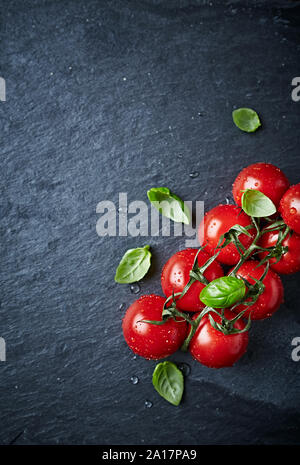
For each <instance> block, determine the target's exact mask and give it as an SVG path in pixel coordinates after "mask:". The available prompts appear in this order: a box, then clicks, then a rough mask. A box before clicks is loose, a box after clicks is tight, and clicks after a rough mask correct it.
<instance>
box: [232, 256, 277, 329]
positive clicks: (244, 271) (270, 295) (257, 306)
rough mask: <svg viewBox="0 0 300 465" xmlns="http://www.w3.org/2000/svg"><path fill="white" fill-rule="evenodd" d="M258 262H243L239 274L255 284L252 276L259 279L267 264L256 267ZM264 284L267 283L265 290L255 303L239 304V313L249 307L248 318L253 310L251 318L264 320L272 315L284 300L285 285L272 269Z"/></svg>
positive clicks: (237, 311)
mask: <svg viewBox="0 0 300 465" xmlns="http://www.w3.org/2000/svg"><path fill="white" fill-rule="evenodd" d="M258 263H259V262H257V261H256V260H250V261H247V262H245V263H243V265H242V266H241V268H240V269H239V270H238V272H237V276H240V277H242V278H245V279H246V280H247V281H248V282H249V283H250V284H254V283H255V281H254V279H252V278H255V279H259V278H260V277H261V276H262V274H263V272H264V270H265V266H266V265H260V266H258V267H257V268H256V266H257V265H258ZM263 284H264V285H265V290H264V292H263V293H262V294H261V295H260V296H259V297H258V299H257V301H256V302H255V303H254V304H253V305H251V306H249V307H246V306H245V305H239V306H238V307H236V308H235V309H234V311H235V312H236V313H239V312H241V311H242V310H244V309H245V308H247V310H246V312H245V313H244V317H245V318H247V317H248V316H249V313H250V312H251V320H263V319H264V318H268V317H270V316H272V315H273V313H274V312H276V310H278V308H279V307H280V305H281V304H282V302H283V285H282V282H281V279H280V278H279V276H278V275H277V274H276V273H274V271H272V270H269V271H268V273H267V275H266V277H265V279H264V280H263Z"/></svg>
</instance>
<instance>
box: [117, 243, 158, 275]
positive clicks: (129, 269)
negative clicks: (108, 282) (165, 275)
mask: <svg viewBox="0 0 300 465" xmlns="http://www.w3.org/2000/svg"><path fill="white" fill-rule="evenodd" d="M149 248H150V247H149V245H145V247H138V248H136V249H129V250H127V252H125V254H124V256H123V258H122V260H121V261H120V264H119V266H118V268H117V270H116V275H115V281H116V282H117V283H121V284H123V283H134V282H136V281H140V280H141V279H142V278H143V277H144V276H145V274H146V273H147V271H148V270H149V268H150V264H151V252H150V251H149Z"/></svg>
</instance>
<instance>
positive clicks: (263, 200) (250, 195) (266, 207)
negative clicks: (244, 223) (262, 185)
mask: <svg viewBox="0 0 300 465" xmlns="http://www.w3.org/2000/svg"><path fill="white" fill-rule="evenodd" d="M242 209H243V210H244V212H245V213H247V215H249V216H254V217H255V218H262V217H264V216H270V215H273V213H275V212H276V207H275V205H274V203H273V202H272V200H271V199H269V197H267V196H266V195H265V194H263V193H262V192H260V191H257V190H255V189H247V190H246V191H245V192H244V193H243V195H242Z"/></svg>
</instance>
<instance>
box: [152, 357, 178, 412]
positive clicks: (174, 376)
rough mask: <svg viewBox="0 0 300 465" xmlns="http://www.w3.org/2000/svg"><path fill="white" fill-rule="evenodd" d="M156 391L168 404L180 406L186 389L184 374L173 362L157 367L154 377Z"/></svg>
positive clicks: (163, 363) (160, 364)
mask: <svg viewBox="0 0 300 465" xmlns="http://www.w3.org/2000/svg"><path fill="white" fill-rule="evenodd" d="M152 383H153V386H154V388H155V389H156V391H157V392H158V393H159V394H160V395H161V396H162V397H163V398H164V399H166V400H167V401H168V402H170V403H171V404H173V405H179V404H180V401H181V398H182V394H183V388H184V380H183V374H182V373H181V371H180V370H179V369H178V368H177V366H176V365H175V364H174V363H172V362H168V361H167V362H162V363H159V364H158V365H156V367H155V370H154V372H153V376H152Z"/></svg>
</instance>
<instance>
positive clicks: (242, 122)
mask: <svg viewBox="0 0 300 465" xmlns="http://www.w3.org/2000/svg"><path fill="white" fill-rule="evenodd" d="M232 118H233V122H234V124H235V125H236V126H237V127H238V128H239V129H241V131H245V132H254V131H256V130H257V129H258V128H259V126H261V122H260V119H259V117H258V114H257V113H256V111H254V110H252V109H251V108H238V109H237V110H234V111H233V112H232Z"/></svg>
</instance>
